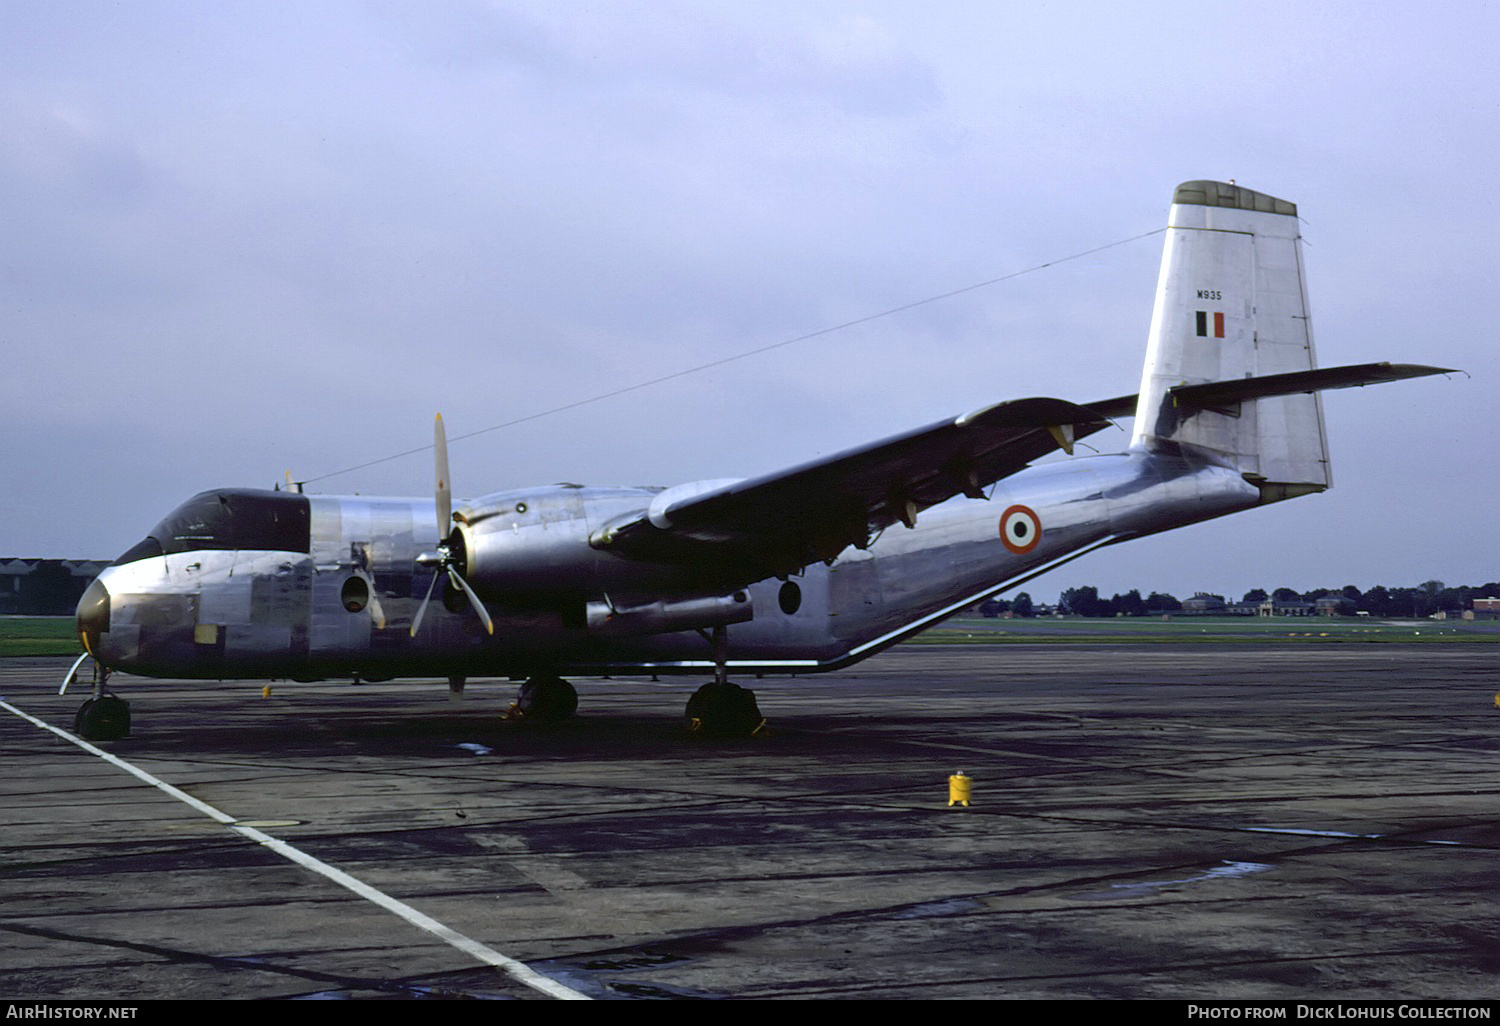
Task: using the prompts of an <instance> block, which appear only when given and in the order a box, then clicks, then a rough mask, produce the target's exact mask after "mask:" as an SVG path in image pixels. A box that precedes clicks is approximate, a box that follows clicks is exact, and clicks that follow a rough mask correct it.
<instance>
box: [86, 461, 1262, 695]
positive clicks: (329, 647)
mask: <svg viewBox="0 0 1500 1026" xmlns="http://www.w3.org/2000/svg"><path fill="white" fill-rule="evenodd" d="M657 494H658V493H657V491H656V490H652V489H639V488H588V487H581V486H573V485H561V486H550V487H545V488H533V489H524V490H516V491H507V492H499V493H495V494H492V495H488V496H485V497H482V498H480V499H477V500H474V501H472V502H469V503H466V504H464V506H463V508H464V509H465V510H466V511H467V512H468V516H469V519H470V520H471V521H472V522H471V523H470V524H469V525H468V526H467V527H466V528H465V531H464V533H463V537H464V539H465V540H466V541H467V552H466V556H467V557H468V561H467V562H466V563H465V565H464V571H465V576H466V578H467V579H468V580H469V582H470V583H471V584H472V585H473V587H474V589H475V591H476V592H477V593H478V594H479V596H480V597H481V598H482V599H483V601H484V604H485V607H486V609H487V610H488V611H489V613H490V615H491V616H492V617H493V620H494V623H495V633H494V635H493V636H491V635H489V634H487V633H486V632H485V630H484V629H483V627H482V625H481V623H480V621H479V619H478V618H477V617H476V615H475V614H474V612H473V611H472V610H471V609H469V608H468V604H467V602H466V600H464V599H463V597H462V596H461V595H460V594H458V593H457V592H451V594H450V593H448V592H449V589H447V586H446V583H445V582H439V588H438V594H439V595H441V596H444V601H442V602H438V601H437V600H434V602H433V603H432V606H431V608H429V609H428V611H427V613H426V615H425V617H424V619H423V621H422V623H421V625H420V629H419V630H418V632H417V633H416V635H415V636H413V635H412V634H411V631H410V628H411V624H412V619H413V617H414V615H415V613H416V609H417V607H418V605H419V604H420V602H421V600H422V596H423V595H424V594H426V593H427V590H428V587H429V585H430V584H431V583H432V575H433V573H434V570H433V568H432V567H431V566H430V565H423V564H422V563H421V562H420V561H419V557H420V556H421V555H422V554H423V553H424V552H426V551H428V550H430V549H431V548H432V546H433V543H432V539H435V538H436V537H437V536H438V529H437V524H436V521H435V516H434V512H433V505H432V502H431V500H429V499H402V498H361V497H340V496H318V495H307V496H303V495H299V494H295V493H289V492H281V493H270V492H258V493H257V492H246V491H233V490H226V491H222V492H206V493H203V495H201V496H197V497H195V498H194V499H193V500H190V501H189V502H188V503H185V504H184V506H183V507H180V508H179V510H178V511H176V512H174V514H172V515H170V516H169V517H168V518H167V519H166V520H164V521H163V525H162V527H159V528H158V530H157V531H156V532H154V533H153V536H152V539H148V541H147V542H144V543H143V544H142V545H139V546H137V547H136V548H135V549H132V550H131V552H130V553H127V554H126V556H125V557H122V560H121V561H120V562H119V563H117V564H116V565H115V566H112V567H110V568H109V569H108V570H106V571H105V573H104V574H103V575H101V577H100V578H99V580H98V582H96V584H95V586H94V587H93V588H92V589H91V592H90V595H86V596H85V599H84V601H83V603H81V605H80V614H79V623H80V628H81V630H82V631H83V633H84V635H85V638H86V640H87V643H88V644H89V647H90V649H91V651H93V653H94V654H95V655H96V657H98V658H99V660H100V661H101V662H103V663H104V664H106V665H108V666H110V667H111V668H114V669H118V670H124V671H127V672H131V673H138V674H145V675H151V676H180V677H196V678H207V679H227V678H248V679H262V678H265V679H273V678H292V679H318V678H325V677H357V678H361V679H383V678H387V677H394V676H425V677H435V676H436V677H441V676H510V677H524V676H528V675H533V674H538V673H551V674H560V675H566V674H627V673H632V672H634V673H698V674H702V673H704V672H707V671H711V670H712V668H713V666H714V663H713V659H712V654H711V651H710V645H709V640H708V638H709V635H708V630H709V629H710V627H711V626H712V625H714V624H725V625H727V639H728V657H729V659H728V666H729V667H730V668H731V669H732V670H734V671H736V672H741V673H745V672H754V673H810V672H815V671H820V670H831V669H837V668H839V667H842V666H847V665H849V664H851V663H853V662H856V661H858V660H859V659H863V658H865V657H867V656H869V655H872V654H874V653H875V652H878V651H880V650H881V649H883V648H886V647H888V646H889V645H892V644H894V643H896V642H897V641H900V640H902V639H903V638H905V637H909V636H911V635H912V634H914V633H916V632H918V631H920V630H922V629H924V628H926V627H928V626H931V625H932V624H934V623H936V622H938V621H940V620H942V619H944V618H945V617H947V616H950V615H952V614H953V613H955V612H957V611H958V610H960V609H963V608H965V607H967V606H969V605H972V604H973V603H975V602H977V601H979V600H981V599H983V598H984V597H986V596H988V595H992V594H995V593H997V592H999V591H1001V590H1003V589H1004V588H1006V587H1008V586H1012V585H1013V584H1015V583H1017V582H1019V581H1020V580H1022V579H1024V578H1027V577H1028V576H1031V575H1034V574H1035V573H1036V572H1037V571H1038V570H1039V569H1042V568H1046V567H1049V566H1052V565H1055V564H1057V563H1058V562H1060V561H1064V560H1066V559H1068V558H1071V557H1072V556H1075V555H1078V554H1081V553H1082V552H1085V551H1088V550H1089V549H1092V548H1096V547H1098V546H1100V545H1103V544H1109V543H1112V542H1115V541H1122V540H1125V539H1126V538H1131V537H1138V536H1140V535H1144V534H1150V533H1154V532H1157V531H1162V530H1166V529H1169V528H1172V527H1178V526H1182V525H1184V524H1187V523H1191V522H1194V521H1197V520H1204V519H1208V518H1210V517H1216V516H1220V515H1223V514H1226V513H1231V512H1234V511H1236V510H1241V509H1245V508H1248V507H1250V506H1253V505H1256V504H1257V502H1259V501H1260V493H1259V492H1258V491H1257V489H1256V488H1255V487H1254V486H1253V485H1252V484H1250V483H1247V482H1246V480H1245V479H1244V478H1243V477H1242V475H1241V474H1240V473H1238V472H1236V471H1234V470H1232V469H1229V468H1226V467H1223V466H1218V465H1215V464H1213V463H1211V462H1206V461H1203V460H1201V459H1190V458H1187V457H1185V456H1181V455H1174V454H1170V453H1163V452H1155V453H1152V452H1146V451H1130V452H1126V453H1121V454H1117V455H1107V456H1095V457H1084V458H1077V459H1073V460H1070V461H1067V462H1062V463H1055V464H1044V465H1041V466H1036V467H1032V468H1030V469H1028V470H1025V471H1022V472H1021V473H1018V474H1015V475H1013V476H1011V477H1009V478H1007V479H1006V480H1005V481H1003V482H1001V483H1000V484H999V485H997V486H996V487H994V488H993V489H992V490H991V493H990V495H989V498H988V499H987V500H981V499H970V498H955V499H952V500H950V501H948V502H945V503H942V504H940V505H937V506H934V507H932V508H930V509H927V510H925V511H923V512H922V514H921V515H920V517H919V518H918V520H917V523H916V525H915V527H912V528H907V527H905V526H902V525H896V526H892V527H889V528H886V529H885V530H884V531H883V532H882V533H880V534H879V535H878V536H877V537H875V538H874V539H873V540H872V541H871V543H870V545H869V546H868V548H867V549H864V550H859V549H854V548H850V549H846V550H845V551H844V553H843V554H842V555H840V556H839V557H838V558H837V559H835V560H834V561H833V562H832V563H831V564H825V563H822V562H817V563H813V564H811V565H809V566H807V567H806V568H805V569H804V570H803V571H802V572H801V573H799V574H792V575H788V576H787V577H785V578H784V579H782V578H778V577H768V578H766V579H764V580H760V581H753V582H743V583H741V582H726V581H724V580H723V579H721V578H719V577H718V576H717V575H716V574H714V573H713V572H712V571H709V570H700V569H697V568H694V567H692V566H674V565H662V564H655V563H649V562H642V561H639V560H633V559H628V558H624V557H621V556H619V555H616V554H613V553H611V552H607V551H601V550H600V549H599V548H597V547H595V546H594V545H593V544H591V541H590V539H591V538H592V537H594V536H595V534H596V532H598V531H599V530H600V528H601V527H602V526H603V525H605V524H607V523H609V522H611V521H613V520H616V519H618V518H619V517H620V516H621V515H623V514H628V513H630V512H632V511H635V510H640V509H642V508H643V507H645V506H646V505H648V504H649V503H650V502H651V500H652V499H653V497H654V496H656V495H657ZM194 503H198V504H199V508H200V512H202V511H203V510H205V509H206V510H207V512H208V513H209V514H213V513H214V512H215V510H217V512H218V518H217V519H215V518H214V517H213V516H211V515H210V516H197V517H196V518H195V514H194V512H193V504H194ZM299 508H300V509H305V514H304V513H301V512H299ZM304 517H305V522H304ZM174 518H176V520H175V521H174ZM204 521H206V523H204ZM174 522H175V523H176V524H177V526H176V527H175V528H174V527H171V526H168V525H171V524H173V523H174ZM184 523H188V526H187V527H183V526H182V525H183V524H184ZM194 524H196V525H197V526H196V527H195V526H193V525H194ZM304 526H305V532H304V530H303V529H304ZM173 531H175V532H176V534H175V536H174V537H172V538H162V537H157V535H160V534H164V533H171V532H173ZM195 531H196V532H197V533H196V535H195ZM153 543H154V544H153ZM260 546H265V547H260ZM158 549H162V550H164V551H160V554H158V551H157V550H158ZM737 584H738V586H736V585H737ZM700 621H701V622H700Z"/></svg>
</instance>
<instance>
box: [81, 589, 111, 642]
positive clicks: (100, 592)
mask: <svg viewBox="0 0 1500 1026" xmlns="http://www.w3.org/2000/svg"><path fill="white" fill-rule="evenodd" d="M75 616H76V619H77V623H78V636H79V637H80V638H82V639H83V647H84V648H86V649H87V650H88V652H89V654H90V655H92V656H94V657H95V658H96V659H97V658H98V657H99V635H101V634H105V633H108V631H109V589H108V588H106V587H105V586H104V582H103V581H102V580H100V579H99V578H97V577H96V578H94V581H93V583H91V584H90V585H89V586H88V588H87V589H85V590H84V593H83V598H81V599H79V600H78V610H77V613H76V614H75Z"/></svg>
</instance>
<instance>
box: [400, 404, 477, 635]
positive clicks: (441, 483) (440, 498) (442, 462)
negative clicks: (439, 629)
mask: <svg viewBox="0 0 1500 1026" xmlns="http://www.w3.org/2000/svg"><path fill="white" fill-rule="evenodd" d="M432 448H433V450H434V455H435V458H436V464H437V487H436V493H437V494H436V500H437V522H438V531H439V532H440V534H441V537H440V538H439V539H438V547H437V551H436V552H424V553H422V554H421V555H420V556H418V557H417V563H418V564H419V565H421V566H435V567H437V571H436V572H435V573H433V575H432V582H431V583H430V584H428V585H427V594H426V596H425V597H424V598H423V599H422V604H421V605H420V606H418V607H417V615H416V616H414V617H413V618H412V621H411V636H412V637H414V638H415V637H416V636H417V631H418V630H419V629H420V628H421V626H422V617H423V616H425V615H426V614H427V603H428V602H430V601H431V600H432V591H433V589H434V588H435V587H437V582H438V578H439V577H440V576H442V572H443V571H445V570H446V571H447V573H448V582H449V583H450V584H451V585H452V586H453V587H455V588H457V589H459V590H460V591H462V592H463V593H464V595H466V596H467V597H468V599H469V605H470V606H471V607H473V609H474V612H476V613H478V614H479V619H480V621H481V622H483V623H484V629H485V630H486V631H488V632H489V633H490V634H494V633H495V621H494V620H492V619H490V614H489V611H488V610H486V609H485V608H484V603H483V602H481V601H479V596H478V595H476V594H475V593H474V589H473V588H471V587H469V582H468V581H466V580H464V578H463V575H462V574H460V573H459V572H458V570H457V569H456V565H457V564H458V562H459V557H458V555H457V553H455V551H454V548H453V546H452V544H451V541H452V538H453V531H454V527H453V491H452V489H451V488H449V486H448V433H447V431H445V430H444V429H443V415H442V414H441V413H439V414H438V415H437V422H436V424H435V425H434V427H433V439H432Z"/></svg>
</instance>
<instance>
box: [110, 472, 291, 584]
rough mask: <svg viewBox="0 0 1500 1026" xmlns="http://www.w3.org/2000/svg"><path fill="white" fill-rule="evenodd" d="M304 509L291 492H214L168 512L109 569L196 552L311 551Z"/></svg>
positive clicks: (245, 490) (232, 489) (217, 490)
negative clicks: (164, 556)
mask: <svg viewBox="0 0 1500 1026" xmlns="http://www.w3.org/2000/svg"><path fill="white" fill-rule="evenodd" d="M310 525H311V513H310V504H309V503H308V501H307V497H306V496H304V495H298V494H296V493H293V492H267V491H259V490H256V489H250V488H218V489H215V490H213V491H209V492H200V493H199V494H197V495H195V496H193V497H192V498H191V499H189V500H188V501H187V502H184V503H183V504H182V505H181V506H178V507H177V508H176V509H174V510H173V511H172V512H170V513H168V514H167V515H166V516H165V517H164V518H163V519H162V521H161V523H159V524H157V525H156V526H155V527H154V528H152V530H151V533H150V534H149V535H148V536H147V537H145V538H144V539H142V540H141V541H140V542H138V543H136V544H135V545H133V546H132V547H131V548H130V550H129V551H128V552H126V553H125V554H124V555H123V556H121V557H120V558H119V559H117V560H115V565H116V566H119V565H120V564H122V563H133V562H135V561H136V560H139V559H149V558H150V557H152V556H161V555H166V554H169V553H173V552H192V551H195V550H199V549H258V550H270V551H276V552H303V553H305V552H310V551H311V550H312V531H311V526H310Z"/></svg>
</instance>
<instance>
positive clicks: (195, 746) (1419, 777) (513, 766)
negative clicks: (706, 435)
mask: <svg viewBox="0 0 1500 1026" xmlns="http://www.w3.org/2000/svg"><path fill="white" fill-rule="evenodd" d="M1497 656H1500V649H1496V648H1495V647H1494V646H1493V645H1482V644H1475V645H1470V644H1430V645H1401V644H1321V645H1320V644H1308V645H1301V646H1291V645H1278V644H1268V643H1260V644H1247V645H1190V644H1162V645H1134V646H1124V645H1120V646H1110V645H1081V644H1069V645H1053V646H1048V645H1046V644H1023V645H994V646H987V645H975V646H951V647H950V646H941V647H936V646H904V647H901V648H898V649H896V650H894V651H892V652H890V653H887V654H885V655H882V656H879V657H876V658H875V659H872V660H870V661H869V662H866V663H864V664H861V665H860V666H857V667H855V668H853V669H852V670H849V671H845V672H843V673H839V674H832V675H824V676H816V677H801V678H790V679H787V678H779V679H766V680H759V681H749V680H746V681H742V683H744V684H746V685H747V686H752V687H754V688H755V690H756V692H757V696H758V697H759V700H760V705H761V709H762V711H763V712H764V713H765V714H766V715H767V716H768V717H769V720H770V734H769V736H765V737H759V738H755V739H749V740H743V741H724V740H717V741H716V740H709V739H704V738H700V737H695V736H690V735H688V734H686V733H685V732H684V731H683V729H682V725H681V713H682V707H683V704H684V702H685V701H686V698H687V696H688V694H689V693H690V691H691V688H692V687H693V686H695V685H696V683H697V682H696V681H692V682H689V681H687V680H671V679H664V680H662V681H661V682H659V683H656V682H650V681H645V680H636V679H631V680H580V681H577V682H576V683H577V685H578V690H579V693H580V697H581V702H580V715H579V716H578V717H577V718H575V719H574V720H572V721H569V722H568V723H565V724H562V725H559V726H556V727H552V728H538V727H527V726H524V725H520V724H515V723H509V722H505V721H504V720H502V719H501V718H499V716H498V715H497V714H498V713H500V712H501V711H503V709H504V708H505V707H506V705H508V703H509V701H510V698H511V696H512V694H513V687H512V686H511V685H509V684H507V683H504V682H495V683H492V684H486V683H483V682H473V683H471V685H470V690H469V693H468V695H467V696H466V698H465V700H464V701H463V702H462V703H459V704H454V703H450V702H449V701H448V699H447V694H446V688H445V686H444V685H443V684H442V683H441V682H391V683H387V684H366V685H360V686H354V685H350V684H348V683H342V684H340V683H325V684H313V685H299V684H291V683H287V684H278V685H276V686H275V687H274V689H273V692H272V694H271V695H270V697H262V692H261V685H260V684H258V683H254V684H252V683H225V684H218V683H196V682H185V681H145V680H136V679H132V678H123V677H117V678H116V679H115V680H114V681H113V682H112V683H113V684H114V686H115V690H116V691H117V692H118V693H120V694H122V695H123V696H124V697H126V698H128V699H129V700H130V701H131V703H132V713H133V720H134V729H133V732H132V734H131V736H130V737H129V738H126V739H123V740H120V741H115V742H108V743H102V744H100V745H99V746H98V747H99V749H101V750H104V751H107V752H108V753H109V754H111V755H113V756H116V757H118V758H119V759H122V760H125V761H126V762H127V763H128V764H129V765H131V766H134V767H136V768H137V769H138V770H139V771H140V772H141V773H143V774H148V775H150V776H151V777H152V778H154V779H155V780H157V781H160V782H161V783H162V784H163V785H169V786H170V787H174V788H177V789H180V792H181V794H180V795H174V794H173V793H170V792H169V791H168V790H164V789H163V787H158V786H153V785H152V784H150V783H147V782H145V781H143V780H142V779H140V778H139V777H137V776H134V775H131V773H129V772H127V770H126V768H124V767H123V766H121V765H118V764H114V763H111V762H108V761H105V760H104V759H103V758H101V757H100V756H98V755H96V754H94V753H92V752H90V751H88V750H86V749H84V748H81V747H79V746H77V745H75V744H73V743H71V742H69V741H68V740H67V739H66V738H63V737H61V736H59V735H57V734H55V733H52V732H50V731H48V730H46V729H44V728H43V727H42V726H39V725H38V724H37V723H35V722H33V721H31V720H29V719H27V718H25V717H23V716H22V715H20V714H21V713H24V714H26V715H28V716H30V717H35V718H36V719H37V720H39V721H42V722H44V723H49V724H53V725H56V726H58V727H62V728H64V729H71V725H72V719H73V712H74V710H75V708H76V707H77V705H78V703H79V702H80V701H81V699H82V697H83V696H81V695H73V694H70V695H68V696H67V697H58V696H57V694H56V691H57V684H58V682H59V680H60V678H61V676H62V674H63V672H64V670H65V669H66V667H67V661H66V660H19V659H11V660H4V661H0V697H3V698H4V700H5V702H6V705H7V707H6V708H4V709H0V795H3V797H0V998H5V999H46V998H52V999H75V1000H81V999H86V1000H101V999H107V1000H113V1001H138V1000H149V999H160V998H197V999H219V998H293V997H325V998H327V997H334V998H337V997H348V998H382V997H383V998H411V997H433V996H439V997H441V996H462V997H479V998H516V999H525V1000H549V999H550V996H549V993H548V992H547V991H546V990H545V989H543V988H545V987H546V986H547V985H548V984H549V983H551V984H555V985H556V986H557V990H556V991H555V992H554V995H552V996H555V994H561V995H562V996H569V995H570V994H577V995H582V996H587V997H593V998H614V999H633V998H634V999H639V998H673V997H685V998H691V997H701V998H852V997H858V998H1167V999H1177V1000H1184V999H1186V1000H1212V999H1263V1000H1281V1001H1286V1000H1295V999H1338V1000H1349V999H1360V998H1376V999H1383V1000H1396V999H1403V1000H1405V999H1416V998H1433V999H1444V1000H1465V999H1467V1000H1475V999H1495V998H1500V914H1497V913H1500V859H1497V857H1496V847H1497V845H1500V806H1497V801H1496V796H1497V793H1500V774H1497V770H1500V741H1497V733H1500V708H1497V707H1496V692H1497V691H1500V665H1497ZM960 769H962V770H963V771H964V772H965V773H966V774H967V775H968V776H969V777H970V778H971V779H972V804H971V806H970V807H968V808H964V807H962V806H956V807H951V808H950V807H949V805H948V777H949V774H951V773H954V772H955V771H957V770H960ZM183 796H186V797H189V798H191V799H193V800H196V801H197V802H201V803H206V805H204V806H197V807H195V806H194V805H191V804H188V803H187V802H185V801H184V800H182V798H183ZM205 808H208V809H211V810H215V811H216V813H217V815H218V818H214V815H215V811H205ZM287 846H290V847H287ZM293 852H295V853H297V854H296V855H294V854H292V853H293ZM298 855H300V856H301V857H302V860H301V861H296V860H295V859H296V858H297V856H298ZM318 867H323V868H318ZM341 873H342V874H347V875H346V876H340V874H341ZM350 881H353V883H351V882H350ZM356 885H357V886H358V887H362V888H364V890H363V891H361V892H359V893H356V891H355V890H351V889H350V887H351V886H356ZM408 913H411V914H408ZM424 916H425V917H427V919H425V920H424V919H423V918H422V917H424ZM414 917H415V918H414ZM464 942H468V944H469V945H471V946H465V943H464ZM491 956H494V957H491ZM497 959H498V961H497ZM511 960H514V961H511ZM528 968H529V970H531V971H534V972H535V973H537V974H540V975H539V976H538V977H536V978H529V977H526V971H527V969H528ZM539 980H540V981H542V982H540V983H539V982H538V981H539Z"/></svg>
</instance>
